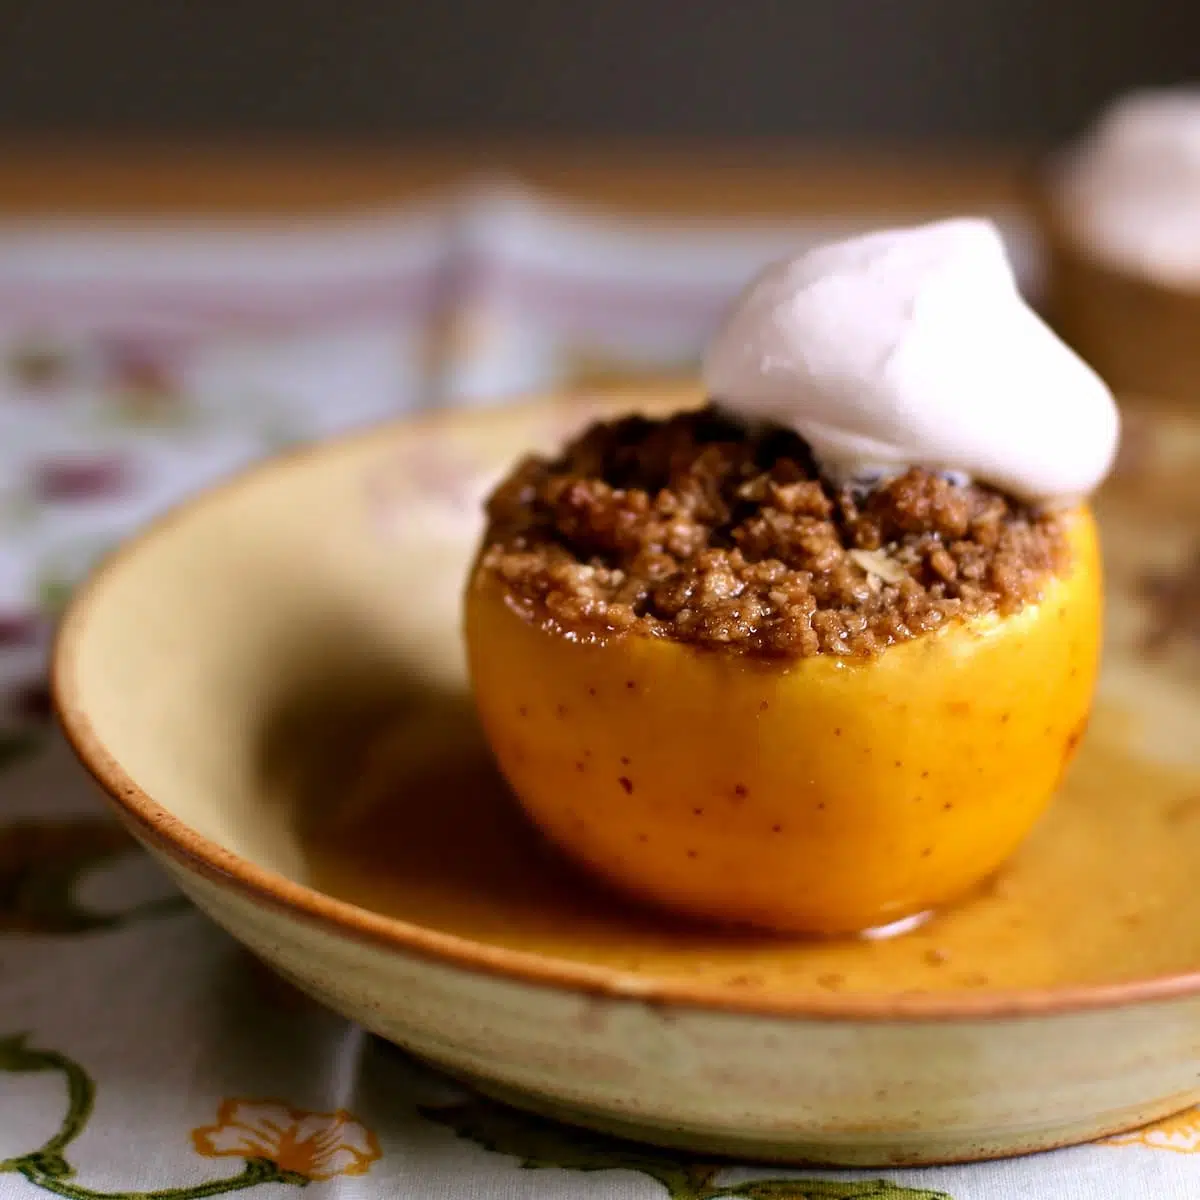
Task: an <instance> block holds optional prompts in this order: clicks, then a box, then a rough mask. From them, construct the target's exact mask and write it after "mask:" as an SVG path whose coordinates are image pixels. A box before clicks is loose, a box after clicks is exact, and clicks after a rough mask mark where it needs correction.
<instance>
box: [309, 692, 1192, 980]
mask: <svg viewBox="0 0 1200 1200" xmlns="http://www.w3.org/2000/svg"><path fill="white" fill-rule="evenodd" d="M429 719H432V720H436V721H437V728H436V729H435V728H425V727H424V724H425V723H424V722H418V723H417V724H415V725H404V726H399V727H397V729H396V730H395V732H394V733H393V734H392V735H390V736H389V737H388V738H386V739H383V740H382V741H381V742H380V743H379V744H378V745H377V746H376V747H375V748H374V751H373V753H372V755H371V756H370V762H369V763H368V764H367V765H366V767H365V768H364V771H363V774H362V776H361V779H360V786H359V788H358V790H357V792H356V793H354V794H352V795H351V796H350V797H349V798H348V799H347V800H346V802H345V803H344V805H343V807H342V808H341V809H340V810H339V811H337V812H335V813H333V814H329V815H327V816H326V817H325V818H324V819H323V820H322V821H321V822H320V823H318V824H315V825H313V826H312V827H311V828H310V829H309V831H308V834H307V836H306V837H305V839H304V845H305V853H306V857H307V862H308V868H309V878H308V881H309V882H310V883H311V884H312V885H313V886H315V887H317V888H319V889H320V890H321V891H323V892H326V893H328V894H329V895H332V896H336V897H338V898H339V899H342V900H346V901H349V902H351V903H353V904H357V905H359V906H361V907H363V908H366V909H370V910H372V911H374V912H377V913H381V914H384V915H386V916H390V917H394V918H396V919H398V920H402V921H406V922H410V923H412V924H416V925H421V926H424V927H426V928H429V929H434V930H438V931H440V932H443V933H448V934H454V935H457V936H459V937H462V938H467V939H470V940H472V941H476V942H482V943H487V944H489V945H493V946H501V947H505V948H508V949H512V950H519V951H525V952H528V953H532V954H538V955H543V956H546V957H548V958H554V959H564V960H570V961H574V962H578V963H585V964H588V965H591V966H598V967H606V968H611V969H615V970H619V971H623V972H631V973H634V974H638V975H644V976H646V977H648V978H654V979H656V980H662V981H666V982H675V983H679V984H689V985H695V986H699V987H703V988H720V987H728V988H730V989H734V990H737V991H739V992H742V993H745V992H748V991H751V990H753V991H754V992H756V993H759V994H773V995H780V994H785V993H786V994H787V995H789V996H795V995H803V994H805V993H809V994H824V995H829V994H830V993H884V992H886V993H893V994H894V993H899V992H910V993H911V992H947V991H957V990H964V991H966V990H970V991H980V990H986V991H992V990H1007V989H1014V988H1044V987H1064V986H1072V985H1081V984H1104V983H1116V982H1120V981H1123V980H1130V979H1136V978H1146V977H1149V976H1155V975H1162V974H1170V973H1174V972H1183V971H1189V970H1195V969H1197V968H1198V967H1200V889H1197V888H1196V886H1195V864H1196V862H1197V861H1200V774H1197V773H1192V772H1187V771H1182V770H1177V769H1173V768H1167V767H1163V766H1159V765H1155V764H1153V763H1151V762H1148V761H1146V760H1144V759H1141V758H1139V757H1136V756H1134V755H1133V754H1131V753H1128V752H1127V751H1125V750H1124V749H1123V747H1124V745H1125V744H1126V742H1127V740H1128V739H1127V738H1126V737H1124V735H1123V734H1124V731H1123V729H1122V728H1121V725H1122V722H1121V721H1120V719H1119V717H1118V716H1117V715H1116V714H1115V713H1112V712H1103V711H1102V712H1100V713H1098V714H1097V716H1096V718H1095V719H1094V721H1093V723H1092V729H1091V732H1090V733H1089V735H1088V737H1087V738H1086V740H1085V743H1084V746H1083V748H1082V750H1081V752H1080V755H1079V758H1078V760H1077V761H1076V763H1075V764H1074V766H1073V767H1072V768H1071V770H1070V772H1069V774H1068V776H1067V779H1066V780H1065V782H1064V785H1063V788H1062V790H1061V792H1060V794H1059V795H1058V796H1057V797H1056V799H1055V801H1054V803H1053V805H1052V806H1051V808H1050V810H1049V812H1048V813H1047V815H1046V816H1045V818H1044V819H1043V820H1042V822H1041V823H1040V825H1039V826H1038V827H1037V829H1036V830H1035V831H1034V833H1033V835H1032V836H1031V837H1030V839H1029V841H1028V842H1027V843H1026V844H1025V846H1024V847H1023V848H1022V849H1021V850H1020V852H1019V853H1018V854H1017V856H1016V858H1015V859H1014V860H1013V861H1012V862H1011V863H1010V865H1009V866H1008V867H1007V868H1006V869H1005V871H1004V872H1003V873H1002V874H1001V875H1000V876H998V877H997V878H996V879H995V880H993V881H992V883H991V884H990V885H988V886H987V887H986V888H984V889H983V890H982V891H980V892H979V893H977V894H976V895H974V896H972V897H970V898H968V899H966V900H964V901H963V902H962V903H960V904H959V905H957V906H954V907H952V908H950V909H947V910H945V911H943V912H940V913H937V914H934V915H933V916H932V917H931V918H930V919H929V920H927V921H925V922H924V923H922V924H920V925H919V926H917V927H916V928H914V929H912V930H911V931H910V932H907V933H903V934H902V935H900V936H895V937H891V938H887V939H884V940H878V939H870V938H839V939H830V940H806V939H799V938H781V937H775V936H771V935H765V934H758V933H751V932H741V931H730V930H721V929H714V928H712V927H704V926H700V925H693V924H687V923H684V922H681V921H677V920H674V919H673V918H670V917H667V916H660V915H659V914H657V913H654V912H651V911H649V910H646V909H643V908H639V907H636V906H634V905H633V904H631V903H629V902H628V901H625V900H624V899H622V898H621V897H619V896H615V895H613V894H610V893H608V892H607V891H605V890H603V889H602V888H600V887H598V886H597V885H595V884H593V883H592V882H591V881H590V880H589V879H587V878H586V877H584V876H583V875H582V874H581V873H580V872H579V871H578V870H577V869H576V868H575V867H574V866H572V865H571V864H570V863H567V862H565V861H563V860H562V859H560V858H559V857H558V856H557V854H556V853H555V852H554V851H553V850H551V849H550V848H549V847H547V846H546V845H545V844H544V843H543V842H542V841H541V840H540V839H539V837H538V835H537V834H536V833H535V832H534V831H533V829H532V828H531V827H530V826H529V824H528V823H527V822H526V820H525V819H524V818H523V817H522V815H521V813H520V812H519V810H518V809H517V807H516V804H515V802H514V801H513V799H512V798H511V796H510V795H509V794H508V790H507V788H506V786H505V784H504V783H503V781H502V780H501V779H500V777H499V776H498V774H497V773H496V770H495V768H494V767H493V765H492V762H491V758H490V755H489V754H488V751H487V748H486V746H485V745H484V743H483V741H482V737H481V735H480V734H479V733H478V731H477V730H476V729H475V727H474V724H473V718H471V717H470V716H469V715H468V712H467V708H466V705H465V704H464V705H463V707H462V708H461V709H458V708H452V709H450V710H448V711H446V712H443V713H442V714H441V715H440V716H437V717H436V718H429Z"/></svg>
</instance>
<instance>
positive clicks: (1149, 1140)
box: [1105, 1108, 1200, 1154]
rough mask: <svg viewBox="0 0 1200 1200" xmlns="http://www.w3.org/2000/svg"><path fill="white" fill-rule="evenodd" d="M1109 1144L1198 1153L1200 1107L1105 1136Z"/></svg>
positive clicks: (1199, 1144)
mask: <svg viewBox="0 0 1200 1200" xmlns="http://www.w3.org/2000/svg"><path fill="white" fill-rule="evenodd" d="M1105 1142H1106V1143H1107V1144H1108V1145H1110V1146H1149V1147H1150V1148H1151V1149H1152V1150H1174V1151H1175V1152H1176V1153H1177V1154H1200V1108H1189V1109H1186V1110H1185V1111H1184V1112H1181V1113H1176V1114H1175V1116H1173V1117H1167V1118H1166V1119H1165V1120H1162V1121H1155V1122H1154V1124H1153V1125H1147V1126H1146V1127H1145V1128H1144V1129H1135V1130H1133V1131H1132V1132H1131V1133H1118V1134H1117V1135H1116V1136H1115V1137H1110V1138H1105Z"/></svg>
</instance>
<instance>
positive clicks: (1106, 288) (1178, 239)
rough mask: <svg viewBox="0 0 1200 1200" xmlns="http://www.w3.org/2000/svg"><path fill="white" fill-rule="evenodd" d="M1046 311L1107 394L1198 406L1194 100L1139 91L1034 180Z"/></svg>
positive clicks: (1198, 108) (1199, 198)
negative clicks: (1099, 378) (1104, 385)
mask: <svg viewBox="0 0 1200 1200" xmlns="http://www.w3.org/2000/svg"><path fill="white" fill-rule="evenodd" d="M1036 192H1037V208H1038V210H1039V211H1040V214H1041V227H1042V233H1043V235H1044V240H1045V242H1046V247H1047V251H1048V256H1047V257H1048V272H1047V282H1048V289H1049V290H1048V297H1047V306H1048V310H1049V312H1050V314H1051V316H1052V319H1053V321H1054V323H1055V325H1056V326H1057V327H1058V328H1059V329H1060V330H1061V332H1062V333H1063V335H1064V337H1066V338H1067V340H1068V341H1069V342H1071V344H1072V345H1074V346H1075V347H1076V348H1077V349H1078V350H1079V352H1080V353H1081V354H1083V355H1084V357H1085V358H1087V359H1088V360H1089V361H1090V362H1091V363H1092V364H1093V366H1095V367H1096V368H1097V370H1099V371H1100V373H1101V374H1102V375H1103V376H1104V377H1105V379H1107V380H1108V381H1109V383H1111V384H1112V385H1113V386H1114V387H1115V388H1117V389H1118V390H1120V391H1121V392H1123V393H1127V394H1142V393H1148V394H1150V395H1156V396H1161V397H1175V398H1178V399H1183V400H1187V401H1191V402H1196V400H1197V398H1198V397H1200V341H1198V340H1197V338H1196V336H1195V334H1196V328H1197V323H1198V322H1200V89H1198V88H1194V87H1181V88H1166V89H1155V90H1148V91H1139V92H1135V93H1132V94H1130V95H1126V96H1122V97H1120V98H1119V99H1118V100H1117V101H1115V102H1114V103H1113V104H1112V105H1110V106H1109V108H1108V109H1106V110H1105V111H1104V112H1103V113H1101V114H1100V116H1099V117H1098V119H1097V120H1096V122H1095V123H1094V125H1093V127H1092V128H1091V129H1089V130H1087V131H1086V133H1085V135H1084V136H1083V137H1081V138H1080V139H1079V140H1078V141H1077V142H1076V143H1074V144H1072V145H1070V146H1068V147H1066V148H1065V149H1064V150H1063V151H1062V152H1060V153H1059V154H1057V155H1055V156H1054V158H1053V159H1052V161H1051V162H1050V163H1048V164H1047V165H1046V169H1045V170H1044V171H1043V172H1042V173H1041V174H1040V177H1039V180H1038V183H1037V187H1036Z"/></svg>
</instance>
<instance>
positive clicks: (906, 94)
mask: <svg viewBox="0 0 1200 1200" xmlns="http://www.w3.org/2000/svg"><path fill="white" fill-rule="evenodd" d="M1198 47H1200V5H1197V4H1196V3H1195V2H1194V0H1154V2H1152V3H1149V4H1147V3H1145V2H1144V0H1052V2H1050V3H1043V2H1041V0H968V2H966V3H963V2H962V0H906V2H905V3H886V2H885V0H839V2H836V3H834V2H829V0H791V2H790V3H789V2H786V0H740V2H739V3H729V2H728V0H687V2H684V0H608V2H607V3H594V2H585V0H474V2H471V0H467V2H465V3H449V2H443V3H433V2H430V0H426V2H425V3H420V2H418V3H411V2H410V3H395V2H393V3H386V2H384V3H380V2H377V0H338V2H337V3H333V2H331V0H292V2H291V3H280V2H272V0H242V2H241V3H231V2H228V0H224V2H223V0H210V2H209V3H204V4H198V3H187V2H186V0H95V2H93V3H77V2H75V0H0V127H3V129H5V130H7V131H9V132H14V133H34V132H44V131H53V132H63V131H66V132H71V133H93V132H100V133H113V132H116V131H120V132H131V131H132V132H139V133H140V132H149V133H164V132H165V133H170V134H174V135H178V136H183V135H189V134H200V133H204V134H226V135H229V134H239V135H244V134H247V133H252V132H253V133H277V134H283V133H286V134H293V135H295V134H301V135H303V134H332V135H338V136H353V137H360V136H376V135H387V136H393V135H414V134H417V135H462V134H471V135H485V136H487V135H497V134H505V135H524V134H533V135H545V134H570V135H579V136H589V137H590V136H605V137H610V136H629V135H632V136H639V137H640V136H647V135H654V136H661V137H668V138H745V137H752V138H767V137H771V138H776V137H786V138H804V139H818V140H820V141H823V142H829V141H839V140H846V139H849V140H854V141H864V140H866V141H881V140H892V139H901V140H904V141H930V140H939V139H981V138H983V139H1002V140H1006V141H1021V142H1045V141H1048V140H1053V139H1056V138H1059V137H1061V136H1063V135H1066V134H1068V133H1070V132H1071V131H1073V130H1075V129H1076V128H1077V127H1078V126H1079V125H1080V123H1081V122H1082V121H1084V120H1085V119H1086V118H1087V117H1088V115H1089V114H1090V113H1092V112H1093V111H1094V109H1095V108H1096V107H1097V106H1098V105H1099V104H1101V103H1103V102H1104V101H1105V100H1106V99H1107V98H1108V97H1109V96H1111V95H1112V94H1113V93H1114V92H1117V91H1120V90H1123V89H1125V88H1128V87H1130V86H1133V85H1136V84H1141V83H1149V82H1154V83H1168V82H1173V81H1176V80H1179V79H1183V78H1186V77H1187V76H1188V75H1189V74H1191V73H1194V72H1195V71H1196V69H1197V67H1198V66H1200V49H1198Z"/></svg>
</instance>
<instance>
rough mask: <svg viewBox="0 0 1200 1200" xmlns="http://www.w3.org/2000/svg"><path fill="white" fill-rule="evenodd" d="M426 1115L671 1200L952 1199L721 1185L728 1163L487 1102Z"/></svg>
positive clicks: (855, 1188)
mask: <svg viewBox="0 0 1200 1200" xmlns="http://www.w3.org/2000/svg"><path fill="white" fill-rule="evenodd" d="M420 1112H421V1115H422V1116H424V1117H425V1118H427V1119H428V1120H431V1121H435V1122H436V1123H437V1124H439V1125H444V1126H446V1127H447V1128H449V1129H452V1130H453V1131H454V1132H455V1133H456V1134H458V1136H459V1137H462V1138H466V1139H467V1140H469V1141H472V1142H475V1143H476V1144H477V1145H480V1146H482V1147H483V1148H484V1149H485V1150H491V1151H493V1152H495V1153H497V1154H506V1155H508V1156H509V1157H511V1158H516V1159H518V1160H519V1161H520V1163H521V1166H522V1167H526V1168H532V1169H537V1168H555V1167H557V1168H560V1169H562V1170H568V1171H622V1170H623V1171H637V1172H640V1173H641V1174H643V1175H648V1176H649V1177H650V1178H651V1179H654V1180H656V1181H657V1182H658V1183H660V1184H661V1185H662V1186H663V1188H664V1189H666V1192H667V1194H668V1195H669V1196H670V1197H671V1200H717V1198H718V1197H735V1196H737V1197H744V1198H745V1200H952V1197H950V1196H948V1195H946V1193H944V1192H937V1191H930V1190H929V1189H927V1188H910V1187H904V1186H903V1185H902V1184H898V1183H892V1182H890V1181H889V1180H886V1179H862V1180H826V1179H755V1180H751V1181H750V1182H748V1183H740V1184H729V1185H723V1184H720V1183H718V1182H716V1176H717V1173H718V1172H719V1171H720V1170H721V1169H722V1167H723V1166H725V1164H723V1163H719V1162H713V1161H691V1162H689V1161H684V1160H681V1159H680V1157H679V1156H678V1155H674V1154H671V1153H670V1152H669V1151H666V1150H656V1149H654V1148H653V1147H643V1146H639V1145H635V1144H633V1143H631V1142H623V1141H619V1140H618V1139H616V1138H610V1137H605V1136H604V1135H603V1134H599V1133H592V1132H589V1131H588V1130H585V1129H573V1128H572V1129H568V1128H567V1127H566V1126H563V1125H558V1124H556V1123H555V1122H553V1121H547V1120H544V1119H542V1118H540V1117H532V1116H526V1115H525V1114H522V1113H519V1112H517V1111H516V1110H515V1109H510V1108H507V1107H505V1106H502V1105H499V1104H494V1103H492V1102H491V1101H488V1100H467V1101H463V1102H462V1103H459V1104H451V1105H446V1106H441V1107H432V1106H427V1107H422V1108H421V1109H420Z"/></svg>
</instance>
